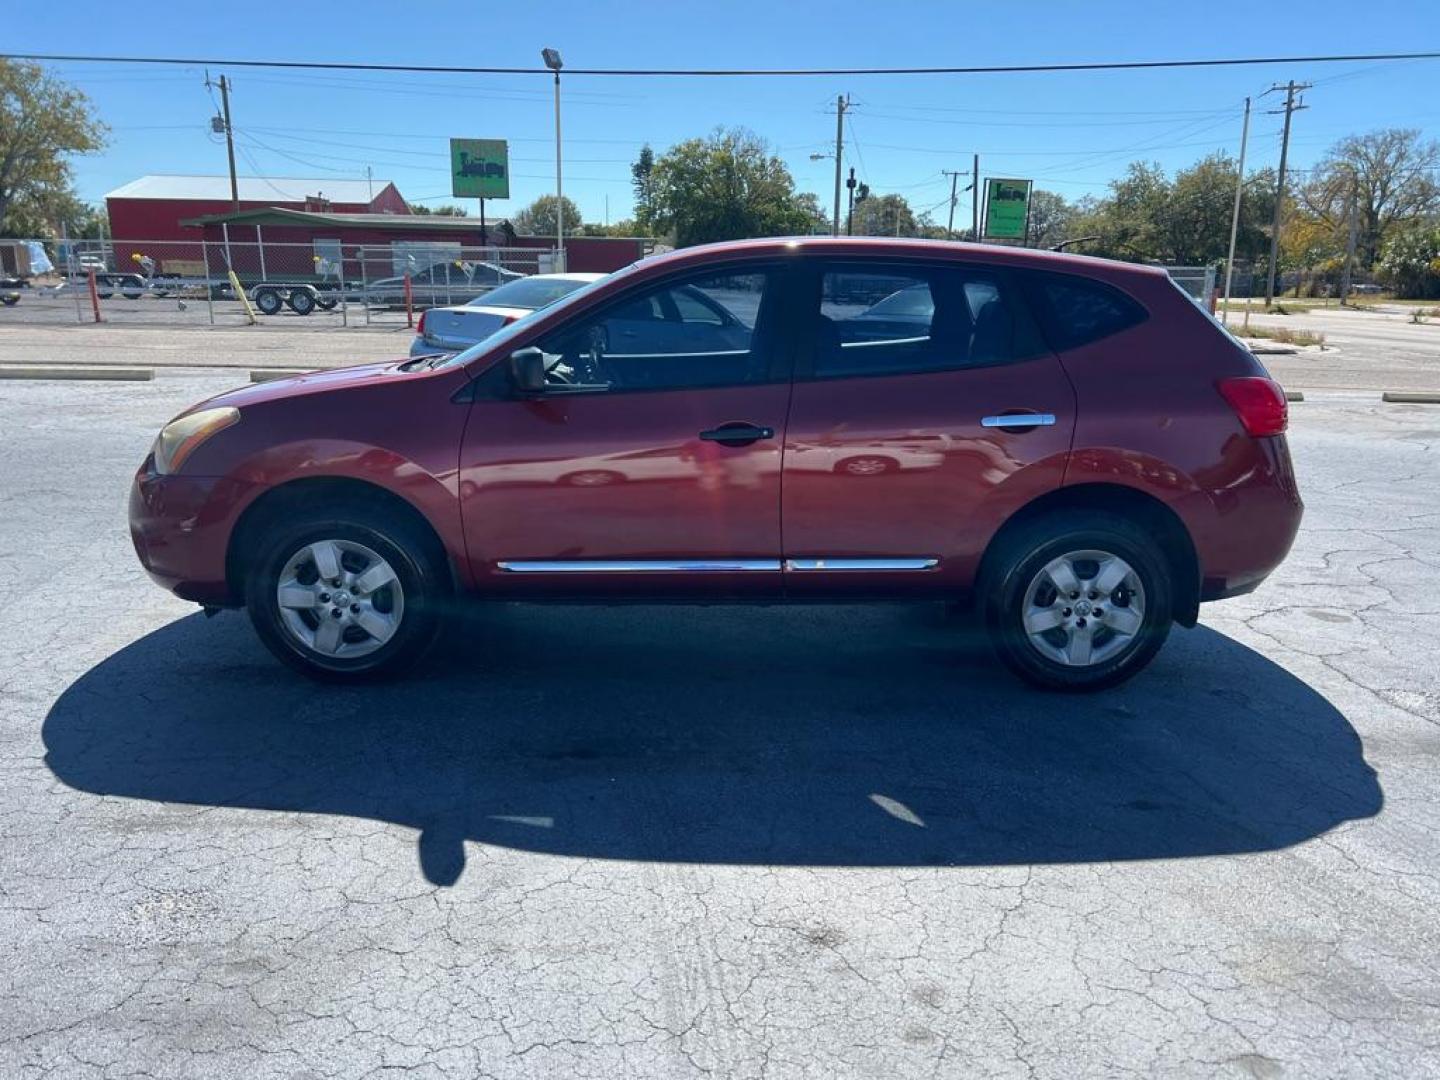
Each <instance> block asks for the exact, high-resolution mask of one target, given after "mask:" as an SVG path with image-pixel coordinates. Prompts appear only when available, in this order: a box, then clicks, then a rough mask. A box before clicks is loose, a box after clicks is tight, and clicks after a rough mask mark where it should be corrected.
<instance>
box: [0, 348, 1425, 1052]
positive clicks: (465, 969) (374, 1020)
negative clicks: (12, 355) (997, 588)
mask: <svg viewBox="0 0 1440 1080" xmlns="http://www.w3.org/2000/svg"><path fill="white" fill-rule="evenodd" d="M235 381H236V375H235V373H233V372H231V373H220V374H203V375H202V374H195V373H182V372H171V371H162V372H160V374H158V375H157V377H156V379H155V381H154V382H152V383H145V384H84V383H63V384H62V383H46V382H6V383H0V430H3V432H4V433H5V434H4V439H3V441H0V453H3V455H4V460H3V462H0V468H3V473H0V475H3V477H4V480H3V484H0V506H3V513H0V604H3V609H4V611H5V615H6V618H5V626H6V629H7V634H8V638H9V642H8V645H9V647H8V648H7V649H6V650H5V653H4V655H3V657H0V770H3V783H0V864H3V866H4V871H5V872H4V874H3V876H0V956H4V957H5V960H4V962H3V965H0V1076H4V1077H7V1078H8V1077H37V1078H38V1077H42V1076H66V1077H97V1078H98V1077H105V1078H111V1077H119V1076H140V1075H144V1076H149V1077H174V1078H186V1080H189V1078H195V1077H209V1076H215V1077H234V1076H244V1077H248V1078H271V1077H275V1078H286V1080H298V1078H302V1077H303V1078H307V1080H309V1078H319V1077H326V1076H345V1077H361V1076H379V1075H382V1074H387V1073H390V1072H393V1073H395V1074H396V1075H398V1074H400V1073H401V1072H402V1071H403V1072H404V1073H405V1075H407V1076H411V1077H415V1078H420V1080H428V1078H434V1077H462V1076H463V1077H472V1076H487V1077H505V1078H511V1077H537V1078H539V1077H545V1078H551V1077H561V1076H564V1077H665V1078H680V1077H692V1076H702V1075H709V1076H723V1077H727V1078H728V1077H737V1078H741V1077H756V1078H758V1077H825V1078H832V1077H902V1076H903V1077H910V1076H938V1077H950V1076H970V1075H985V1076H1000V1077H1008V1076H1014V1077H1064V1078H1074V1077H1113V1076H1120V1075H1127V1074H1133V1075H1140V1076H1180V1077H1184V1076H1214V1075H1231V1076H1237V1077H1261V1078H1271V1077H1281V1076H1354V1077H1373V1076H1380V1075H1395V1076H1407V1077H1411V1076H1421V1075H1435V1074H1437V1073H1440V878H1437V872H1436V866H1437V854H1440V728H1437V725H1440V665H1437V664H1436V662H1435V658H1436V656H1437V652H1440V528H1437V526H1440V505H1437V502H1436V493H1437V492H1440V465H1437V454H1436V447H1437V446H1440V406H1400V405H1382V404H1381V403H1379V401H1378V400H1376V396H1375V395H1374V394H1355V393H1345V392H1330V393H1326V392H1320V393H1312V394H1309V395H1307V396H1308V398H1309V400H1307V401H1306V402H1305V403H1303V404H1301V405H1297V406H1295V407H1294V409H1293V412H1292V431H1293V447H1294V451H1295V455H1296V461H1297V471H1298V473H1299V476H1300V481H1301V485H1302V489H1303V491H1304V494H1305V496H1306V500H1307V503H1308V513H1307V517H1306V521H1305V526H1304V529H1303V531H1302V533H1301V536H1300V538H1299V540H1298V543H1297V546H1296V549H1295V551H1294V553H1293V554H1292V555H1291V557H1290V559H1289V561H1288V562H1287V563H1286V564H1285V565H1284V567H1282V569H1281V570H1280V571H1279V572H1278V573H1277V574H1276V575H1275V576H1274V578H1273V579H1272V580H1271V581H1270V582H1268V583H1267V584H1266V585H1265V586H1263V587H1262V588H1261V589H1260V590H1259V591H1258V592H1256V593H1255V594H1253V595H1252V596H1248V597H1243V598H1240V599H1236V600H1231V601H1227V602H1225V603H1222V604H1217V605H1211V606H1209V607H1207V609H1206V610H1205V612H1204V616H1203V621H1202V625H1201V626H1200V627H1199V628H1197V629H1195V630H1193V631H1181V630H1177V631H1176V632H1175V634H1174V635H1173V637H1172V638H1171V641H1170V643H1169V645H1168V646H1167V648H1166V649H1165V651H1164V652H1163V653H1162V654H1161V656H1160V658H1159V659H1158V660H1157V661H1156V662H1155V663H1154V665H1152V667H1151V668H1150V669H1149V670H1148V671H1147V672H1146V673H1144V674H1143V675H1142V676H1140V677H1139V678H1138V679H1137V680H1135V681H1134V682H1132V683H1130V684H1128V685H1127V686H1125V687H1122V688H1120V689H1118V690H1114V691H1110V692H1106V693H1103V694H1100V695H1097V696H1089V697H1066V696H1055V695H1047V694H1040V693H1037V692H1034V691H1031V690H1027V689H1025V688H1023V687H1022V686H1021V685H1020V684H1018V683H1016V682H1014V681H1013V680H1012V679H1011V678H1010V677H1009V676H1008V675H1006V674H1005V673H1004V672H1003V671H1001V670H999V669H998V666H997V665H996V664H995V663H993V662H992V661H991V660H990V659H989V657H988V655H987V653H986V652H985V651H984V649H983V648H982V647H981V646H980V645H979V644H978V642H977V641H976V640H974V638H973V636H972V635H971V634H969V633H967V631H966V628H965V626H964V624H963V623H961V624H959V625H954V624H948V623H946V622H945V621H944V620H943V619H942V617H941V615H940V613H939V612H937V611H934V610H931V609H929V608H903V607H895V608H890V607H880V608H846V607H816V608H801V609H796V610H788V609H779V608H771V609H694V608H685V607H675V608H622V609H606V608H548V609H537V608H522V607H505V608H499V609H496V610H492V611H487V612H484V613H482V614H477V615H475V616H474V617H473V618H471V619H469V620H468V622H467V623H466V624H465V625H464V626H463V628H461V629H460V630H459V631H457V632H456V633H455V634H454V635H453V637H452V638H451V640H449V641H448V642H447V645H446V648H445V649H444V650H443V651H442V653H441V654H440V655H439V656H438V657H437V658H436V659H435V660H434V661H433V662H432V663H430V664H429V666H428V667H426V668H425V669H424V670H423V671H422V672H421V673H420V674H419V675H417V676H416V677H415V678H413V679H411V680H409V681H406V682H403V683H399V684H394V685H388V686H382V687H375V688H369V689H364V690H356V689H338V690H337V689H325V688H321V687H317V686H316V685H313V684H311V683H308V682H305V681H302V680H300V679H299V678H297V677H294V676H292V675H290V674H288V673H287V672H285V671H284V670H282V669H281V668H280V667H278V666H277V665H276V664H275V663H274V662H273V661H271V659H270V658H269V656H268V654H265V653H264V652H263V650H262V648H261V646H260V645H259V644H258V643H257V642H256V641H255V640H254V639H253V637H252V635H251V633H250V631H249V628H248V626H247V625H246V623H245V621H244V619H243V618H242V617H240V616H237V615H234V614H226V615H222V616H220V617H218V618H215V619H212V620H207V619H205V618H203V617H202V616H201V615H199V614H197V613H195V612H194V609H192V608H190V607H188V606H187V605H185V604H182V603H181V602H179V601H177V600H174V599H172V598H170V597H168V596H167V595H166V594H164V593H162V592H161V591H160V590H158V589H156V588H155V587H154V586H152V585H150V584H149V582H148V581H147V580H146V579H145V578H144V576H143V575H142V573H141V571H140V569H139V566H138V565H137V563H136V561H135V559H134V556H133V553H132V552H131V550H130V547H129V540H128V536H127V535H126V530H125V498H126V491H127V486H128V482H129V477H130V475H131V473H132V472H133V470H134V468H135V466H136V465H137V464H138V462H139V460H140V459H141V457H142V456H143V454H144V452H145V449H146V447H147V445H148V442H149V440H150V439H151V437H152V436H153V434H154V431H155V430H156V429H157V428H158V427H159V425H160V424H161V423H163V422H164V420H166V419H167V418H169V417H170V416H171V415H173V414H174V413H175V412H177V411H179V410H180V409H181V408H182V407H184V406H185V405H187V404H189V403H190V402H191V401H193V400H195V399H197V398H200V397H202V396H205V395H207V394H210V393H213V392H216V391H218V390H221V389H223V388H225V387H226V386H228V385H233V384H234V382H235Z"/></svg>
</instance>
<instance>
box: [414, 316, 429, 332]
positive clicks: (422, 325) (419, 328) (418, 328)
mask: <svg viewBox="0 0 1440 1080" xmlns="http://www.w3.org/2000/svg"><path fill="white" fill-rule="evenodd" d="M426 314H428V313H427V312H424V311H422V312H420V321H419V322H418V323H416V324H415V333H417V334H419V335H420V336H421V337H424V336H425V316H426Z"/></svg>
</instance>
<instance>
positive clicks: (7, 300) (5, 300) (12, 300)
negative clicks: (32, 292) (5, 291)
mask: <svg viewBox="0 0 1440 1080" xmlns="http://www.w3.org/2000/svg"><path fill="white" fill-rule="evenodd" d="M19 302H20V297H18V296H0V304H4V305H5V306H6V307H14V306H15V305H16V304H18V303H19Z"/></svg>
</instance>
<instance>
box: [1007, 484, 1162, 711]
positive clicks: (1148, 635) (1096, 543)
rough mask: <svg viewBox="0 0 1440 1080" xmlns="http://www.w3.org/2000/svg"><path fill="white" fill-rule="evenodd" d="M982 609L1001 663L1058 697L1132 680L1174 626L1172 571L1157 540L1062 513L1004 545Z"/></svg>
mask: <svg viewBox="0 0 1440 1080" xmlns="http://www.w3.org/2000/svg"><path fill="white" fill-rule="evenodd" d="M999 543H1000V544H1001V547H1000V548H999V549H998V550H997V551H996V552H995V553H993V557H991V558H988V559H987V563H986V569H985V572H984V574H983V576H982V580H981V582H980V589H981V594H980V604H979V608H980V610H982V611H983V613H984V618H985V623H986V628H987V629H988V631H989V634H990V639H991V642H992V643H993V644H994V646H995V650H996V652H997V653H999V655H1000V658H1001V660H1003V661H1004V662H1005V664H1006V665H1007V666H1008V667H1010V669H1011V670H1013V671H1014V672H1016V673H1017V674H1018V675H1020V677H1021V678H1023V679H1025V680H1026V681H1027V682H1030V683H1033V684H1035V685H1037V686H1042V687H1046V688H1048V689H1053V690H1099V689H1102V688H1104V687H1107V686H1114V685H1115V684H1117V683H1120V682H1123V681H1124V680H1126V679H1128V678H1130V677H1131V676H1132V675H1134V674H1135V673H1136V672H1138V671H1139V670H1140V669H1141V668H1143V667H1144V666H1145V665H1146V664H1148V663H1149V662H1150V661H1151V660H1152V659H1153V658H1154V656H1155V654H1156V653H1157V652H1158V651H1159V650H1160V646H1161V645H1163V644H1164V643H1165V638H1166V636H1167V635H1168V634H1169V632H1170V624H1171V622H1172V621H1173V607H1172V604H1173V600H1172V597H1173V588H1172V584H1171V579H1170V567H1169V564H1168V562H1167V560H1166V558H1165V554H1164V552H1163V551H1161V550H1160V549H1159V547H1158V546H1157V545H1156V543H1155V541H1154V540H1153V539H1152V538H1151V536H1150V535H1149V533H1147V532H1146V530H1144V529H1143V528H1141V527H1140V526H1138V525H1136V524H1135V523H1134V522H1132V521H1130V520H1128V519H1126V518H1124V517H1121V516H1118V515H1115V514H1110V513H1104V512H1088V513H1087V512H1081V513H1065V514H1052V515H1047V516H1046V517H1043V518H1040V519H1037V520H1036V521H1034V522H1031V523H1029V524H1028V525H1026V526H1023V527H1022V528H1020V529H1018V530H1017V531H1016V532H1015V533H1013V534H1012V535H1010V536H1007V537H1002V538H1001V540H1000V541H999Z"/></svg>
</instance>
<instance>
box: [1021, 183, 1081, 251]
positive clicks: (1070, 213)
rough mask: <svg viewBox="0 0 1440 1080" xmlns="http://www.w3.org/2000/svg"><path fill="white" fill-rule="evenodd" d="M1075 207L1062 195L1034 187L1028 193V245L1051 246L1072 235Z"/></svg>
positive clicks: (1075, 215)
mask: <svg viewBox="0 0 1440 1080" xmlns="http://www.w3.org/2000/svg"><path fill="white" fill-rule="evenodd" d="M1076 217H1077V214H1076V210H1075V207H1074V206H1072V205H1071V204H1070V203H1068V202H1066V201H1065V197H1064V196H1063V195H1057V194H1055V192H1053V191H1044V190H1041V189H1040V188H1036V189H1035V190H1034V191H1032V192H1031V193H1030V246H1031V247H1037V248H1053V247H1054V246H1055V245H1056V244H1058V243H1060V242H1061V241H1062V240H1068V239H1070V237H1071V236H1072V235H1073V234H1072V233H1071V231H1070V230H1071V226H1073V225H1074V224H1075V220H1076Z"/></svg>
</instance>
